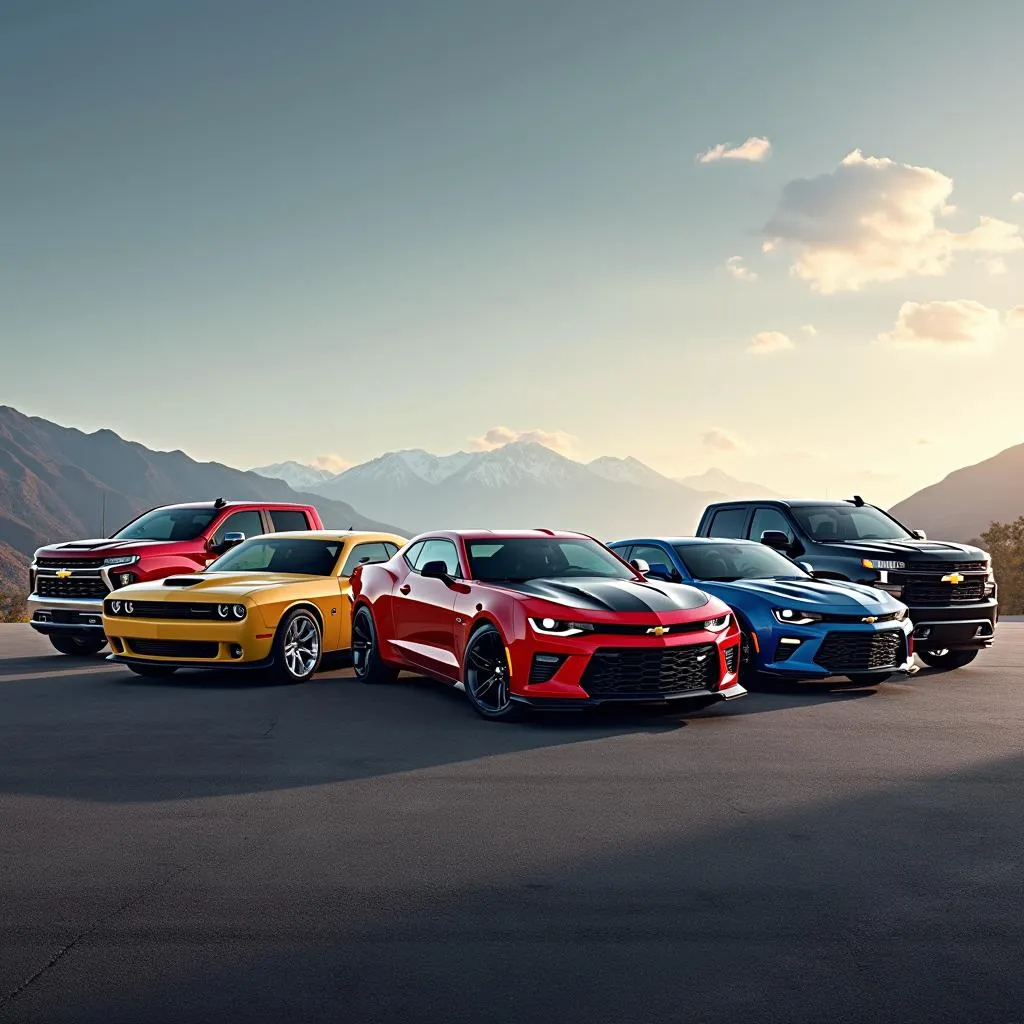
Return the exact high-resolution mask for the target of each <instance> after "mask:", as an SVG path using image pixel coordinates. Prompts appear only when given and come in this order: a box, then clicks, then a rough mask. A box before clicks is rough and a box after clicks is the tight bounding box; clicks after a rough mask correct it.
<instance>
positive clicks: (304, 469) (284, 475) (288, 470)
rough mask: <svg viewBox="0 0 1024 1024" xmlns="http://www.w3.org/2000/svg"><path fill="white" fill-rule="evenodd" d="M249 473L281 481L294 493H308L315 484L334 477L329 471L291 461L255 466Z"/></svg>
mask: <svg viewBox="0 0 1024 1024" xmlns="http://www.w3.org/2000/svg"><path fill="white" fill-rule="evenodd" d="M249 472H250V473H258V474H259V475H260V476H265V477H269V478H270V479H271V480H283V481H284V482H285V483H286V484H287V485H288V486H289V487H290V488H292V490H294V491H308V490H309V489H310V488H311V487H316V486H317V484H322V483H326V481H328V480H331V479H333V477H334V475H335V474H334V473H332V472H331V471H330V470H327V469H317V468H316V466H306V465H303V463H301V462H295V461H293V460H291V459H289V460H288V461H287V462H275V463H273V464H272V465H270V466H257V467H256V468H255V469H250V470H249Z"/></svg>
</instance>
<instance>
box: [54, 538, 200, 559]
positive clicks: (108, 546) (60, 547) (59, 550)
mask: <svg viewBox="0 0 1024 1024" xmlns="http://www.w3.org/2000/svg"><path fill="white" fill-rule="evenodd" d="M182 543H189V544H194V543H195V541H188V542H183V541H174V540H115V539H113V538H110V537H100V538H97V539H95V540H73V541H70V542H69V543H67V544H48V545H47V546H46V547H42V548H39V550H38V551H36V555H37V556H42V557H44V558H67V559H68V560H69V561H70V560H71V559H74V558H97V557H102V558H116V557H117V556H118V555H140V554H143V553H144V552H145V551H146V550H148V549H149V548H154V547H157V548H159V547H176V546H177V545H179V544H182Z"/></svg>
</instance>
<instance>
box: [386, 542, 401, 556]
mask: <svg viewBox="0 0 1024 1024" xmlns="http://www.w3.org/2000/svg"><path fill="white" fill-rule="evenodd" d="M384 547H385V548H387V552H388V558H394V557H395V555H397V554H398V545H397V544H392V543H390V542H389V541H384Z"/></svg>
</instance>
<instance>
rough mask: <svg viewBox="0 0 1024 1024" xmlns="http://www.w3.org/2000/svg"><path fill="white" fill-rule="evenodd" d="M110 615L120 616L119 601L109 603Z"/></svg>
mask: <svg viewBox="0 0 1024 1024" xmlns="http://www.w3.org/2000/svg"><path fill="white" fill-rule="evenodd" d="M110 614H111V615H120V614H121V602H120V601H111V602H110Z"/></svg>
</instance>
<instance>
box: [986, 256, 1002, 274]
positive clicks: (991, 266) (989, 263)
mask: <svg viewBox="0 0 1024 1024" xmlns="http://www.w3.org/2000/svg"><path fill="white" fill-rule="evenodd" d="M982 265H983V266H984V267H985V269H986V270H987V271H988V272H989V273H990V274H992V275H993V276H994V277H997V276H999V275H1000V274H1005V273H1006V269H1007V268H1006V260H1004V259H1003V257H1002V256H993V257H991V259H987V260H985V261H984V263H983V264H982Z"/></svg>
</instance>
